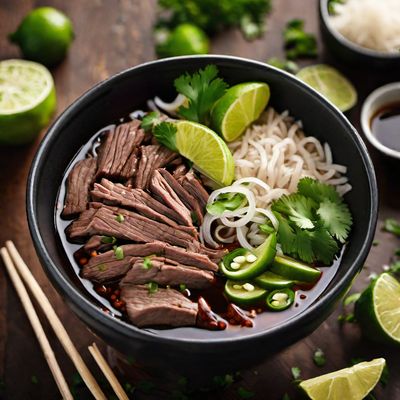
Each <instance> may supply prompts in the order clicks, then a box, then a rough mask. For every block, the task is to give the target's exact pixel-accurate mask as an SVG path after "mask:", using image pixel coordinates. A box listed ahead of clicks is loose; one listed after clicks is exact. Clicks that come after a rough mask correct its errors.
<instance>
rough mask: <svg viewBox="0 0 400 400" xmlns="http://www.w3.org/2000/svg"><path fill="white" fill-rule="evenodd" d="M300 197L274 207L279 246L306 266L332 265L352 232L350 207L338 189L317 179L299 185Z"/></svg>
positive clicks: (285, 198) (285, 199)
mask: <svg viewBox="0 0 400 400" xmlns="http://www.w3.org/2000/svg"><path fill="white" fill-rule="evenodd" d="M297 190H298V191H297V193H293V194H291V195H288V196H282V197H281V198H279V199H278V200H276V201H274V202H273V203H272V210H273V211H274V212H275V215H276V217H277V219H278V221H279V229H278V242H279V243H280V244H281V246H282V251H283V253H284V254H287V255H291V256H293V257H294V258H297V259H300V260H302V261H304V262H306V263H310V264H311V263H314V262H318V261H319V262H322V263H324V264H326V265H329V264H331V263H332V262H333V260H334V258H335V255H336V253H337V252H338V251H339V246H338V242H340V243H344V242H345V240H346V239H347V236H348V234H349V231H350V227H351V224H352V218H351V214H350V211H349V209H348V206H347V205H346V204H345V203H344V202H343V199H342V198H341V197H340V196H339V194H338V193H337V192H336V190H335V188H334V187H332V186H330V185H327V184H324V183H321V182H318V181H316V180H315V179H311V178H303V179H301V180H300V181H299V184H298V187H297Z"/></svg>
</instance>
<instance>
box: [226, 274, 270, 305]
mask: <svg viewBox="0 0 400 400" xmlns="http://www.w3.org/2000/svg"><path fill="white" fill-rule="evenodd" d="M225 294H226V295H227V296H228V298H229V300H231V301H232V302H233V303H236V304H238V305H252V304H254V303H257V302H259V301H261V300H262V299H263V298H265V296H266V294H267V291H266V290H265V289H261V288H259V287H258V286H256V285H254V284H253V283H250V282H246V281H231V280H228V281H226V284H225Z"/></svg>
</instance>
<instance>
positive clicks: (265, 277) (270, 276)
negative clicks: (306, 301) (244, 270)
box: [254, 271, 296, 290]
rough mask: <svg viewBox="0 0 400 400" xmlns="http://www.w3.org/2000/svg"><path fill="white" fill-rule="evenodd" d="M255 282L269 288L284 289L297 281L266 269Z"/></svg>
mask: <svg viewBox="0 0 400 400" xmlns="http://www.w3.org/2000/svg"><path fill="white" fill-rule="evenodd" d="M254 282H255V283H256V284H257V285H258V286H260V287H262V288H263V289H267V290H275V289H284V288H290V287H292V286H293V285H294V284H295V283H296V282H295V281H294V280H292V279H288V278H284V277H283V276H280V275H277V274H274V273H273V272H271V271H265V272H264V273H262V274H261V275H259V276H257V277H256V278H255V279H254Z"/></svg>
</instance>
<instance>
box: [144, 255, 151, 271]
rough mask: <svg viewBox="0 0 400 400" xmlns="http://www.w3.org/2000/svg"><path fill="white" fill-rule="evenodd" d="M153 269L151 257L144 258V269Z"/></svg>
mask: <svg viewBox="0 0 400 400" xmlns="http://www.w3.org/2000/svg"><path fill="white" fill-rule="evenodd" d="M152 267H153V264H152V263H151V258H150V257H145V258H143V267H142V268H143V269H145V270H149V269H150V268H152Z"/></svg>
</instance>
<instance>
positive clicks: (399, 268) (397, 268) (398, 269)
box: [389, 261, 400, 274]
mask: <svg viewBox="0 0 400 400" xmlns="http://www.w3.org/2000/svg"><path fill="white" fill-rule="evenodd" d="M389 272H391V273H392V274H398V273H400V261H396V262H394V263H393V264H390V266H389Z"/></svg>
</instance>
